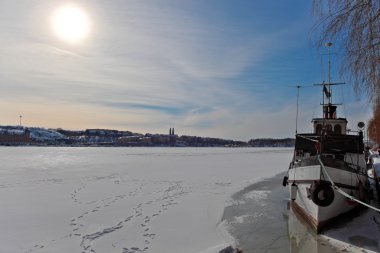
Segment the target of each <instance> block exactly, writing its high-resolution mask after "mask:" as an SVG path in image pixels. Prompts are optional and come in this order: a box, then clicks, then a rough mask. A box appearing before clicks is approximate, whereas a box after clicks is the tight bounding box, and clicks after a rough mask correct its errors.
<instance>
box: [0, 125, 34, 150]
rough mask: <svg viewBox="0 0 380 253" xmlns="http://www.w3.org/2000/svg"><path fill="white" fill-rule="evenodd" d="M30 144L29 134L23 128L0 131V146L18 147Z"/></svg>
mask: <svg viewBox="0 0 380 253" xmlns="http://www.w3.org/2000/svg"><path fill="white" fill-rule="evenodd" d="M29 143H30V132H29V130H28V129H25V128H17V129H0V145H6V146H18V145H26V144H29Z"/></svg>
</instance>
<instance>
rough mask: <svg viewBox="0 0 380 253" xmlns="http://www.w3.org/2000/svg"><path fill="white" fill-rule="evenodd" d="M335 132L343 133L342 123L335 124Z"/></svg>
mask: <svg viewBox="0 0 380 253" xmlns="http://www.w3.org/2000/svg"><path fill="white" fill-rule="evenodd" d="M334 133H335V134H341V133H342V127H341V125H335V126H334Z"/></svg>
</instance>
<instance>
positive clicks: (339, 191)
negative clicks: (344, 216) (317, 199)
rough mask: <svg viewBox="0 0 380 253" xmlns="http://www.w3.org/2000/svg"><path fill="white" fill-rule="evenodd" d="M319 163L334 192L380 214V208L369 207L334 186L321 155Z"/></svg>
mask: <svg viewBox="0 0 380 253" xmlns="http://www.w3.org/2000/svg"><path fill="white" fill-rule="evenodd" d="M318 161H319V163H320V164H321V166H322V169H323V172H324V173H325V175H326V177H327V179H328V180H329V181H330V183H331V186H332V187H333V188H334V190H336V191H337V192H338V193H340V194H342V195H343V196H345V197H346V198H349V199H350V200H352V201H355V202H357V203H359V204H362V205H364V206H366V207H368V208H371V209H373V210H375V211H376V212H380V209H379V208H376V207H374V206H371V205H368V204H367V203H365V202H363V201H360V200H358V199H356V198H354V197H353V196H351V195H349V194H347V193H346V192H345V191H343V190H342V189H340V188H339V187H338V186H336V185H335V184H334V182H333V181H332V180H331V178H330V176H329V174H328V173H327V170H326V168H325V165H324V164H323V162H322V160H321V156H320V155H318Z"/></svg>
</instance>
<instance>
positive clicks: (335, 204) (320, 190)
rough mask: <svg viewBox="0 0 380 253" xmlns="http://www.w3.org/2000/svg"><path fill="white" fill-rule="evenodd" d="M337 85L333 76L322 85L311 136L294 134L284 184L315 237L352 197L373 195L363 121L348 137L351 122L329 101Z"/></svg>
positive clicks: (347, 207)
mask: <svg viewBox="0 0 380 253" xmlns="http://www.w3.org/2000/svg"><path fill="white" fill-rule="evenodd" d="M328 46H331V43H329V44H328ZM329 58H330V57H329ZM329 66H330V60H329ZM329 73H330V71H329ZM335 84H340V83H331V82H330V74H329V82H328V83H326V84H325V83H322V84H320V85H321V87H322V91H323V92H322V93H323V95H322V96H323V103H322V107H323V116H322V117H321V118H313V119H312V124H313V132H311V133H303V134H299V133H297V131H296V140H295V148H294V157H293V160H292V161H291V163H290V166H289V170H288V175H287V176H286V177H285V178H284V181H283V185H284V186H286V185H288V187H289V191H290V196H291V206H292V208H293V210H294V211H295V212H297V213H298V214H300V215H301V216H302V217H303V218H304V219H305V220H306V221H307V222H308V223H309V224H310V225H311V226H312V227H313V228H314V229H315V230H316V231H317V233H319V232H320V231H321V230H322V229H323V227H324V226H325V225H326V224H327V223H328V222H330V221H331V220H332V219H334V218H336V217H338V216H339V215H341V214H343V213H346V212H349V211H350V210H352V209H354V208H355V207H356V206H357V205H358V203H357V202H356V201H353V198H355V199H357V200H361V201H366V199H367V197H368V195H369V194H368V193H369V187H368V180H367V169H366V159H365V153H364V143H363V133H362V131H361V129H362V128H364V123H361V122H360V123H359V124H358V127H359V129H358V131H357V132H356V134H348V129H347V120H346V119H345V118H339V117H337V105H336V104H332V102H331V101H332V99H331V98H332V94H331V85H335ZM325 101H326V103H325Z"/></svg>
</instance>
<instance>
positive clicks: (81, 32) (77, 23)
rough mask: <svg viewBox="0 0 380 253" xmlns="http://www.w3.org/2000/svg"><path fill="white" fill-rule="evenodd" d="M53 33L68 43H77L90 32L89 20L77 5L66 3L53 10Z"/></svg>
mask: <svg viewBox="0 0 380 253" xmlns="http://www.w3.org/2000/svg"><path fill="white" fill-rule="evenodd" d="M51 21H52V28H53V32H54V33H55V35H56V36H57V37H58V38H60V39H61V40H63V41H66V42H68V43H78V42H80V41H82V40H84V39H85V38H86V37H87V36H88V35H89V33H90V20H89V17H88V15H87V13H86V12H85V11H84V10H83V9H82V8H80V7H79V6H76V5H73V4H68V5H63V6H61V7H59V8H58V9H56V10H55V12H54V13H53V16H52V20H51Z"/></svg>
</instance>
